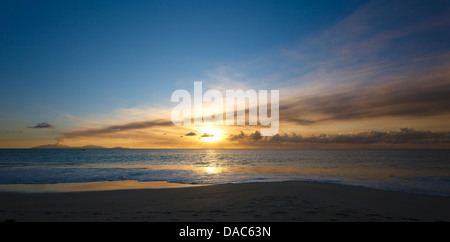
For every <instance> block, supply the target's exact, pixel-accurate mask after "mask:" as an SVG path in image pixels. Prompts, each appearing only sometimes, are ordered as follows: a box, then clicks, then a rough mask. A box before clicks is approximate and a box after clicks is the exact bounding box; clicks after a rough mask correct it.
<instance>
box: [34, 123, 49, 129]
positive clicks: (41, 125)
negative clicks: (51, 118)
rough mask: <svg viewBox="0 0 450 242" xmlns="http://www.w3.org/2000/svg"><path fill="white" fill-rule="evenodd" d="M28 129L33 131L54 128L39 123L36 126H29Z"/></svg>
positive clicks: (47, 124)
mask: <svg viewBox="0 0 450 242" xmlns="http://www.w3.org/2000/svg"><path fill="white" fill-rule="evenodd" d="M28 128H32V129H53V128H54V126H53V125H51V124H49V123H38V124H36V125H35V126H29V127H28Z"/></svg>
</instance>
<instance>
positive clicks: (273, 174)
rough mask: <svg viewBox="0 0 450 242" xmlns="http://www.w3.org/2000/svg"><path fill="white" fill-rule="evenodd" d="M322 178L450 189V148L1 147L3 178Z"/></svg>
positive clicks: (423, 190) (413, 189)
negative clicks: (175, 148)
mask: <svg viewBox="0 0 450 242" xmlns="http://www.w3.org/2000/svg"><path fill="white" fill-rule="evenodd" d="M122 180H136V181H167V182H176V183H185V184H226V183H251V182H279V181H293V180H301V181H316V182H328V183H339V184H347V185H353V186H362V187H368V188H375V189H383V190H392V191H403V192H409V193H419V194H428V195H439V196H450V150H319V149H312V150H303V149H302V150H260V149H255V150H248V149H245V150H244V149H242V150H238V149H236V150H234V149H180V150H172V149H85V150H83V149H0V184H54V183H78V182H98V181H122Z"/></svg>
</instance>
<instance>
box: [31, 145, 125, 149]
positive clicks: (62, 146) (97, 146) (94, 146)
mask: <svg viewBox="0 0 450 242" xmlns="http://www.w3.org/2000/svg"><path fill="white" fill-rule="evenodd" d="M31 149H128V148H123V147H120V146H118V147H114V148H105V147H103V146H99V145H85V146H81V147H70V146H67V145H60V144H48V145H39V146H35V147H32V148H31Z"/></svg>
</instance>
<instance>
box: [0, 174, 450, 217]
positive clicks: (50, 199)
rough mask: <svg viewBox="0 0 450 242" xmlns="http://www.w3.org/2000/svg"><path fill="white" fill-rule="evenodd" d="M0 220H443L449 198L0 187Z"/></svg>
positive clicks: (297, 186)
mask: <svg viewBox="0 0 450 242" xmlns="http://www.w3.org/2000/svg"><path fill="white" fill-rule="evenodd" d="M0 198H1V199H0V221H5V222H22V221H24V222H25V221H37V222H44V221H45V222H47V221H56V222H69V221H70V222H72V221H96V222H97V221H98V222H103V221H111V222H115V221H121V222H122V221H125V222H127V221H138V222H140V221H142V222H144V221H153V222H155V221H156V222H159V221H169V222H170V221H174V222H208V221H212V222H220V221H224V222H227V221H233V222H251V221H253V222H273V221H284V222H302V221H307V222H308V221H321V222H322V221H324V222H328V221H407V222H414V221H431V222H434V221H450V198H449V197H438V196H427V195H417V194H409V193H401V192H391V191H381V190H373V189H367V188H361V187H353V186H345V185H338V184H326V183H316V182H299V181H298V182H277V183H249V184H225V185H209V186H199V187H183V188H163V189H128V190H107V191H81V192H80V191H77V192H43V193H23V192H21V193H18V192H1V193H0Z"/></svg>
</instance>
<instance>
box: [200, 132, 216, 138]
mask: <svg viewBox="0 0 450 242" xmlns="http://www.w3.org/2000/svg"><path fill="white" fill-rule="evenodd" d="M210 137H214V135H213V134H207V133H203V134H202V136H200V138H210Z"/></svg>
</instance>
